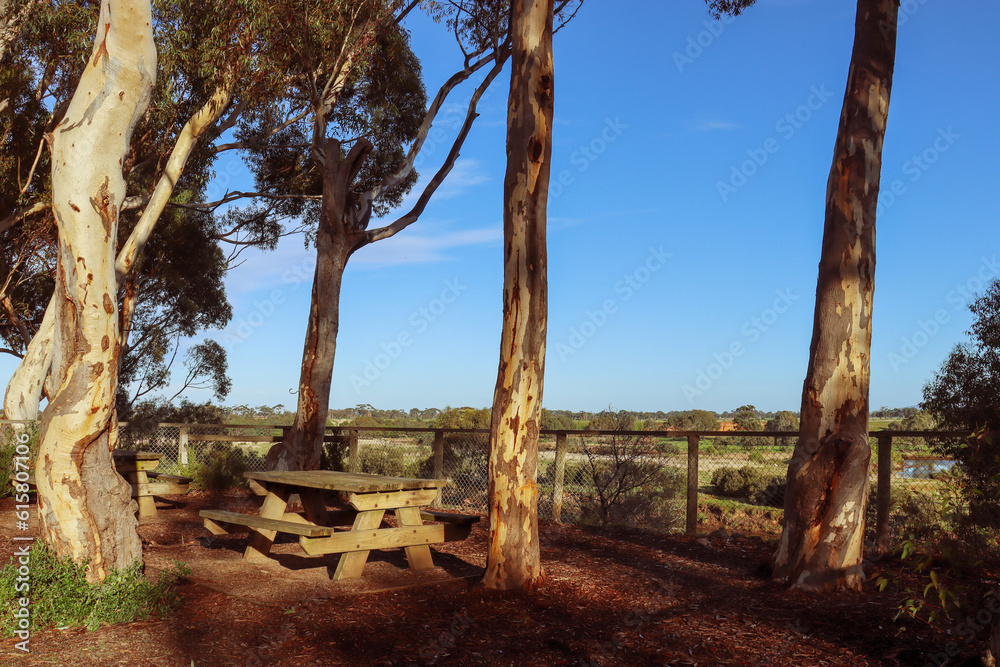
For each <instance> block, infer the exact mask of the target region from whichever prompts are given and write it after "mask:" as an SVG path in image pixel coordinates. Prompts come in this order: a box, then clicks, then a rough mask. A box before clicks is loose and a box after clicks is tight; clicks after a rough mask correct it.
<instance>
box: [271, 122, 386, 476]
mask: <svg viewBox="0 0 1000 667" xmlns="http://www.w3.org/2000/svg"><path fill="white" fill-rule="evenodd" d="M371 150H372V145H371V144H370V143H369V142H368V141H366V140H363V139H362V140H359V141H358V142H356V143H355V145H354V147H353V148H352V149H351V151H350V152H349V153H348V154H347V156H346V157H344V158H341V155H340V153H341V150H340V142H339V141H336V140H334V139H328V140H326V142H325V143H324V145H323V149H322V150H319V151H316V155H315V158H314V159H315V161H316V163H317V166H318V167H319V168H320V170H321V173H322V174H323V206H322V209H321V211H320V220H319V228H318V229H317V231H316V271H315V274H314V275H313V289H312V299H311V305H310V308H309V322H308V324H307V325H306V341H305V347H304V349H303V351H302V371H301V374H300V376H299V395H298V407H297V408H296V411H295V421H294V422H293V423H292V428H291V429H289V431H288V433H287V434H286V435H285V438H284V440H282V441H281V442H280V443H279V444H277V445H275V446H274V447H272V448H271V449H270V451H268V453H267V469H268V470H316V469H317V468H319V463H320V456H321V454H322V451H323V435H324V433H325V432H326V420H327V412H328V411H329V405H330V384H331V383H332V380H333V362H334V358H335V356H336V352H337V332H338V330H339V329H340V285H341V282H342V280H343V277H344V269H345V268H346V267H347V260H348V258H349V257H350V256H351V253H353V252H354V251H355V250H356V249H357V248H359V247H361V246H362V245H364V243H365V239H366V235H365V233H364V231H363V229H359V228H358V226H357V224H356V220H355V217H356V214H357V207H356V203H357V202H356V195H355V194H354V193H352V192H351V189H350V188H351V183H352V182H353V181H354V178H355V176H357V174H358V171H360V170H361V166H362V164H363V163H364V161H365V159H366V158H367V156H368V154H369V153H370V152H371Z"/></svg>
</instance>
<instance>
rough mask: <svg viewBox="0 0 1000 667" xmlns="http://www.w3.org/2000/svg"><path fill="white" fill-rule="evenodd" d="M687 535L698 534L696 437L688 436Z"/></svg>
mask: <svg viewBox="0 0 1000 667" xmlns="http://www.w3.org/2000/svg"><path fill="white" fill-rule="evenodd" d="M687 487H688V488H687V491H688V493H687V533H688V535H694V534H695V533H697V532H698V436H696V435H689V436H688V479H687Z"/></svg>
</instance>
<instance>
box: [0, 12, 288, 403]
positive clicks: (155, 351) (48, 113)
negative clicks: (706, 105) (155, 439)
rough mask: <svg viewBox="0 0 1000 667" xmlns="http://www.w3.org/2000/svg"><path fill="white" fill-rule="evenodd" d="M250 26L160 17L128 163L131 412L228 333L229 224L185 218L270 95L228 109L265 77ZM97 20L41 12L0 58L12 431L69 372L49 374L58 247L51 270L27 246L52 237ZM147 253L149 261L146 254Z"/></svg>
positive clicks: (125, 243)
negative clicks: (202, 346) (201, 335)
mask: <svg viewBox="0 0 1000 667" xmlns="http://www.w3.org/2000/svg"><path fill="white" fill-rule="evenodd" d="M253 13H254V7H253V5H252V4H246V3H239V2H233V3H229V4H228V5H226V6H225V7H223V6H222V5H220V4H216V3H212V4H210V5H208V6H207V7H206V6H203V5H201V4H198V3H194V2H190V1H189V0H161V1H160V2H158V3H157V5H156V7H155V8H154V12H153V19H154V32H155V35H156V41H157V43H158V44H159V45H160V47H161V48H160V51H161V56H162V57H161V58H160V62H159V73H160V79H161V83H160V85H159V86H157V87H156V89H155V90H154V94H153V98H152V101H151V105H150V107H149V109H148V110H147V111H146V113H144V114H143V116H142V118H141V120H140V121H139V130H138V132H136V133H135V135H134V137H133V141H132V142H131V144H130V145H129V147H128V150H127V152H126V155H125V156H124V158H123V163H122V167H123V170H124V175H125V178H126V181H127V189H128V192H129V194H130V196H129V197H127V198H126V200H125V201H124V202H123V203H122V205H121V207H120V216H119V225H118V228H119V239H118V247H119V251H118V256H117V258H116V279H117V282H118V289H117V301H118V304H119V309H118V312H119V320H120V321H119V330H120V342H121V350H120V354H119V365H120V367H121V369H122V371H123V376H122V378H121V379H122V380H123V381H124V382H123V383H122V385H120V386H127V385H128V384H130V383H132V382H133V381H134V382H135V383H136V384H137V387H136V388H135V389H134V390H133V392H132V394H127V393H125V392H122V396H121V398H122V399H123V400H122V401H120V404H121V405H122V406H127V405H128V404H129V402H130V401H129V400H128V399H126V397H127V396H129V397H131V398H133V399H134V395H135V394H137V393H138V394H141V393H142V392H144V391H148V390H149V389H150V387H152V388H153V389H157V388H161V387H162V385H163V384H165V381H166V378H167V365H168V363H167V362H168V361H169V360H170V359H171V358H172V356H173V355H172V352H175V351H176V349H177V345H178V344H179V339H180V337H182V336H191V335H193V334H194V333H196V331H198V330H200V329H205V328H209V327H221V326H224V325H225V323H226V322H227V321H228V320H229V318H230V316H231V308H230V306H229V304H228V301H227V300H226V296H225V290H224V287H223V282H222V278H223V275H224V272H225V269H226V266H227V258H226V256H225V253H223V252H222V250H221V248H220V247H219V243H220V242H221V241H226V240H228V239H229V237H230V235H231V234H232V233H233V230H232V229H230V228H227V227H226V226H225V225H226V221H225V220H224V219H222V218H217V217H213V216H212V215H210V214H206V213H205V212H201V211H197V210H189V209H186V208H178V207H179V206H183V205H186V204H190V203H192V202H195V201H198V200H200V199H202V198H203V194H204V190H205V185H206V183H207V182H208V180H209V176H210V173H211V171H210V170H211V166H212V162H213V160H214V159H215V157H216V155H217V153H216V152H215V151H214V150H212V149H211V146H210V143H211V141H212V140H213V139H215V138H217V137H218V135H220V134H221V133H223V132H224V131H225V130H226V129H227V128H228V127H232V126H233V125H234V124H235V122H236V119H237V118H238V117H239V113H240V111H241V108H243V107H244V106H245V104H246V100H247V99H249V98H251V97H252V95H253V94H260V92H259V91H260V89H261V88H262V86H261V85H258V84H255V85H254V86H246V87H245V88H243V89H241V91H240V95H239V96H238V99H236V100H234V99H232V97H233V96H232V91H233V89H234V87H235V80H236V79H237V78H239V77H244V76H245V77H246V78H252V79H253V80H255V81H259V80H261V79H263V78H264V77H254V76H252V75H253V73H254V71H255V69H259V67H258V66H257V65H256V63H255V62H254V60H253V58H252V56H251V55H247V54H248V53H251V54H252V49H251V48H250V46H251V45H250V44H249V41H250V36H251V35H252V34H253V33H254V30H255V27H254V24H253V21H252V16H253ZM96 14H97V4H95V3H93V2H91V3H80V4H78V3H72V2H52V3H41V4H40V5H39V6H38V7H37V11H36V12H35V13H34V14H33V15H32V16H31V18H30V20H27V21H26V22H25V24H24V25H23V26H22V39H21V40H20V41H18V42H17V43H16V44H15V45H14V46H12V47H11V48H10V49H8V51H7V53H6V55H5V56H4V58H3V59H0V81H2V82H3V85H4V86H6V87H5V88H4V95H5V96H6V97H7V99H9V100H13V102H14V103H13V104H12V105H11V106H10V108H9V109H8V112H6V113H4V114H0V118H2V119H3V121H4V123H5V124H4V130H5V134H4V137H3V138H4V144H5V148H8V149H9V151H8V152H6V153H4V154H3V157H2V158H0V171H2V174H3V175H4V177H5V178H3V179H0V216H2V218H3V220H4V224H5V225H6V229H5V230H4V231H3V232H2V234H4V236H5V237H6V238H14V239H15V241H16V242H15V243H11V244H8V245H5V246H4V247H3V248H2V250H0V254H2V255H3V258H2V259H0V268H4V265H8V266H11V267H15V268H16V269H17V270H18V271H19V273H16V275H14V277H15V278H16V280H14V281H8V282H10V283H11V284H12V285H13V286H14V287H16V288H17V289H15V290H12V291H11V292H10V294H9V296H11V301H12V303H11V307H10V308H6V307H5V308H4V309H3V311H2V312H3V314H4V315H6V316H7V317H6V320H5V321H4V320H3V319H2V318H0V321H2V324H0V335H2V336H3V338H4V340H5V341H6V342H7V343H8V347H7V348H6V350H7V351H9V352H11V353H12V354H15V355H17V356H19V357H22V361H21V364H20V365H19V367H18V370H17V371H16V372H15V374H14V376H13V377H12V378H11V381H10V383H9V384H8V388H7V392H6V394H5V401H4V411H5V414H6V416H7V417H8V418H14V419H33V418H35V417H36V416H37V414H38V406H39V403H40V400H41V398H42V396H43V394H45V395H48V396H49V397H50V398H51V394H52V391H53V390H54V388H55V387H57V386H58V384H59V382H60V378H61V374H62V370H64V369H62V368H59V367H54V366H53V360H54V359H56V356H54V352H55V351H56V350H57V348H58V345H59V343H58V341H57V340H56V339H55V330H54V308H52V307H48V308H47V307H46V303H47V302H48V295H49V294H51V289H50V288H49V289H48V291H46V289H45V287H46V286H51V273H52V272H53V267H54V259H53V257H54V243H55V239H54V235H52V234H49V237H48V239H47V240H46V242H45V243H42V244H41V245H42V246H44V245H45V244H46V243H47V245H48V249H49V250H48V257H47V260H48V264H47V265H46V263H45V262H44V261H40V260H38V259H37V256H38V255H41V254H44V253H42V252H39V251H37V248H33V247H32V246H30V245H29V244H27V243H25V242H23V241H22V240H21V239H23V238H32V239H38V238H39V237H40V235H39V234H35V235H34V236H28V232H27V231H26V230H29V228H30V229H40V230H43V231H44V230H45V229H46V228H48V229H51V228H52V224H53V217H52V210H51V184H50V182H49V179H48V177H47V173H48V171H49V170H50V164H49V155H48V152H47V150H46V148H47V140H46V137H47V136H50V134H51V130H52V128H53V127H54V126H55V124H56V123H58V122H59V121H60V119H61V117H62V114H63V113H64V111H65V107H66V105H67V104H68V100H69V97H70V95H71V94H72V91H73V86H74V85H75V83H76V81H77V80H78V79H79V76H80V74H81V70H82V63H83V62H84V61H85V57H84V53H85V51H86V44H85V43H84V37H83V36H84V35H85V34H90V33H92V30H93V24H94V21H95V17H96ZM7 114H9V115H7ZM27 165H30V169H29V168H28V166H27ZM11 184H13V185H11ZM168 206H169V208H168ZM157 223H160V224H159V225H158V226H157ZM252 231H253V232H254V234H255V238H254V240H255V241H257V242H263V243H265V244H267V243H271V244H272V245H273V242H274V236H275V235H276V231H275V230H274V229H273V227H272V228H262V227H258V228H256V229H255V230H252ZM154 232H155V233H154ZM147 243H152V245H151V248H150V250H151V252H149V253H145V254H144V253H143V249H144V247H145V246H146V244H147ZM37 245H38V244H37V243H36V246H37ZM28 250H35V251H36V252H35V253H34V254H35V256H36V261H34V262H33V263H32V264H31V265H30V266H31V267H32V268H34V269H36V271H35V274H34V277H33V278H32V279H31V280H28V279H27V278H26V277H25V276H26V275H27V276H29V277H31V276H30V274H29V272H27V271H26V269H27V268H28V267H29V265H28V264H26V263H23V262H22V263H20V264H19V260H18V258H19V257H22V256H25V255H28V254H29V253H28V252H27V251H28ZM39 267H40V268H39ZM8 275H12V274H11V272H10V271H8ZM43 314H44V316H43ZM29 338H30V340H31V342H30V344H27V343H26V340H27V339H29ZM222 386H223V385H220V384H217V387H222Z"/></svg>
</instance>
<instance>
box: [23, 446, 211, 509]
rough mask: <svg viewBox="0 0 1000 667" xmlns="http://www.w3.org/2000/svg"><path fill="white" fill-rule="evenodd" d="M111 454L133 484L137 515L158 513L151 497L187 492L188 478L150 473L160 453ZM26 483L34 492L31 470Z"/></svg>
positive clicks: (189, 480) (118, 451)
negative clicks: (137, 507)
mask: <svg viewBox="0 0 1000 667" xmlns="http://www.w3.org/2000/svg"><path fill="white" fill-rule="evenodd" d="M111 454H112V458H113V459H114V463H115V469H116V470H117V471H118V474H119V475H121V476H122V477H124V478H125V481H126V482H128V483H129V484H130V485H131V486H132V497H133V498H135V499H136V502H137V504H138V506H139V509H138V513H139V516H140V517H150V516H157V511H156V500H155V499H154V498H153V496H169V495H183V494H185V493H187V492H188V487H189V485H190V483H191V478H190V477H182V476H180V475H166V474H162V473H157V472H153V470H154V469H155V468H156V466H158V465H160V459H162V458H163V454H157V453H155V452H140V451H135V450H132V449H116V450H114V451H112V452H111ZM10 480H11V482H13V481H14V473H11V475H10ZM150 480H153V481H150ZM28 485H29V487H30V488H31V491H32V492H34V490H35V473H34V472H32V473H30V474H29V475H28Z"/></svg>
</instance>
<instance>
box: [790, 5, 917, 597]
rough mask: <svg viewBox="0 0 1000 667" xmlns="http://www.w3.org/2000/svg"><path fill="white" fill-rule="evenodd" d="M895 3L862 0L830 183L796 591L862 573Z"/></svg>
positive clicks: (798, 505)
mask: <svg viewBox="0 0 1000 667" xmlns="http://www.w3.org/2000/svg"><path fill="white" fill-rule="evenodd" d="M898 12H899V1H898V0H858V7H857V17H856V19H855V33H854V48H853V51H852V53H851V63H850V69H849V70H848V77H847V90H846V92H845V94H844V104H843V110H842V111H841V116H840V126H839V128H838V130H837V140H836V143H835V145H834V152H833V166H832V168H831V169H830V177H829V180H828V182H827V193H826V219H825V224H824V228H823V244H822V251H821V255H820V264H819V278H818V280H817V286H816V311H815V315H814V319H813V335H812V344H811V346H810V350H809V367H808V370H807V373H806V380H805V384H804V387H803V391H802V409H801V412H800V420H801V425H800V431H799V434H800V435H799V440H798V443H797V444H796V445H795V451H794V453H793V455H792V460H791V462H790V463H789V465H788V476H787V480H788V481H787V486H786V491H785V518H784V526H783V530H782V533H781V541H780V542H779V545H778V550H777V552H776V554H775V557H774V565H775V568H774V576H775V577H776V578H778V579H781V580H784V581H787V582H788V583H790V584H791V586H792V587H793V588H798V589H804V590H830V589H838V588H849V589H860V588H861V584H862V581H863V580H864V573H863V571H862V566H861V560H862V542H863V537H864V517H865V505H866V501H867V498H868V465H869V461H870V459H871V447H870V445H869V443H868V411H869V405H868V386H869V378H870V360H871V335H872V297H873V295H874V289H875V209H876V205H877V203H878V192H879V180H880V175H881V167H882V142H883V139H884V137H885V129H886V121H887V119H888V114H889V97H890V92H891V90H892V75H893V69H894V66H895V56H896V24H897V16H898Z"/></svg>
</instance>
